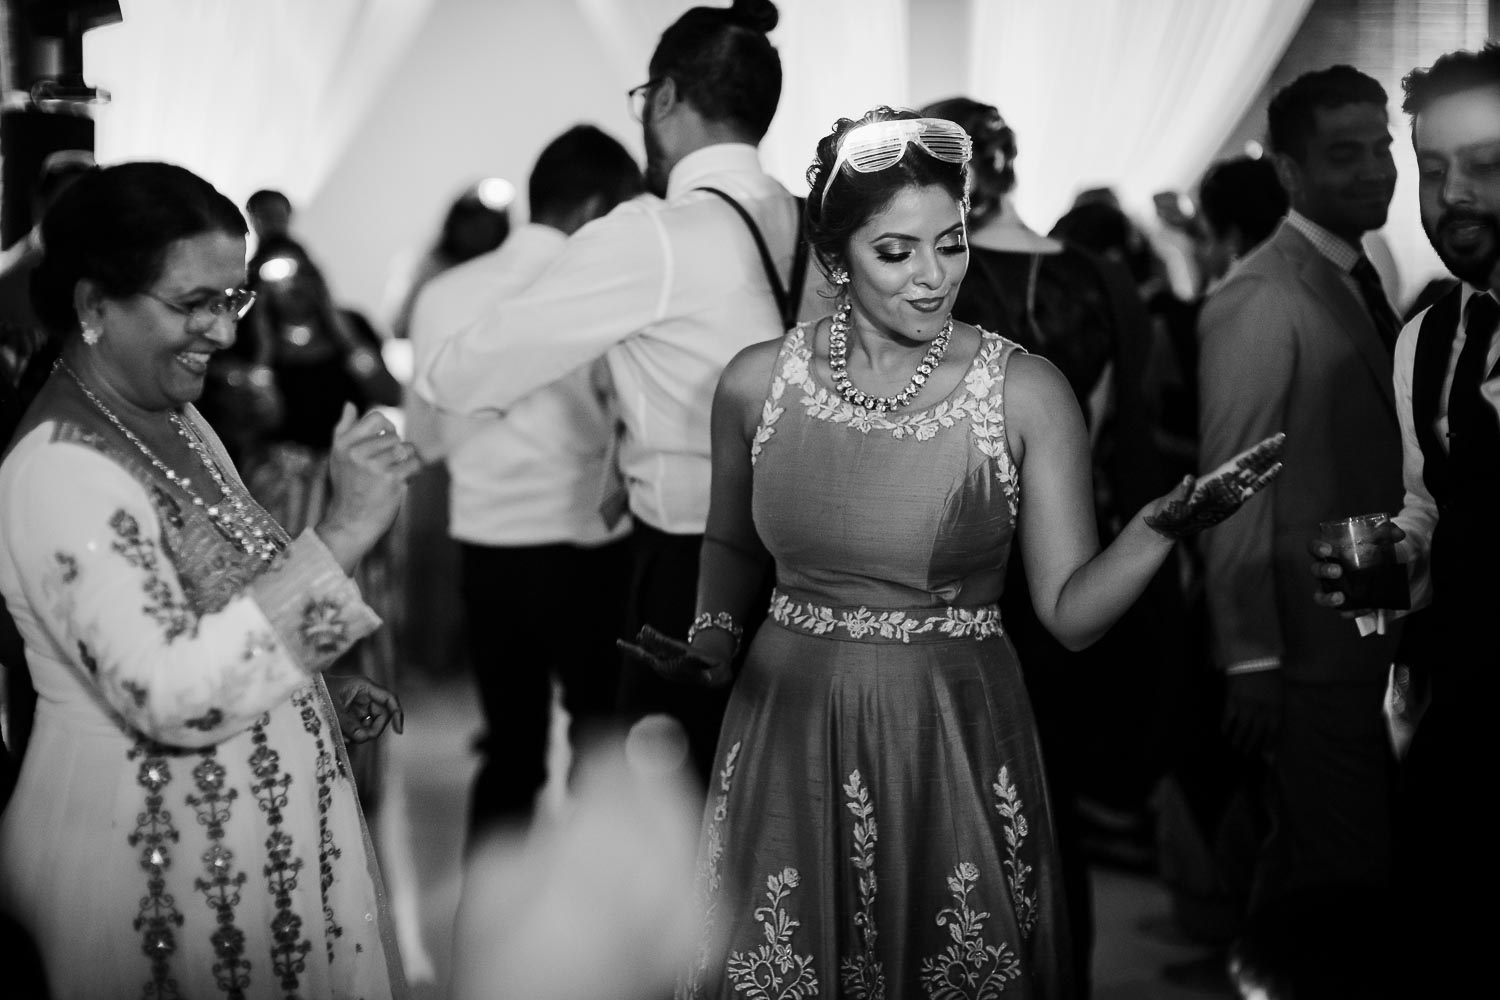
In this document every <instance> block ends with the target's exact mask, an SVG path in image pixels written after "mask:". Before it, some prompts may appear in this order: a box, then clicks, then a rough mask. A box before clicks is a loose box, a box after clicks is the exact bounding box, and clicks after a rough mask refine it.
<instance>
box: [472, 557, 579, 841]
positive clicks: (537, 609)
mask: <svg viewBox="0 0 1500 1000" xmlns="http://www.w3.org/2000/svg"><path fill="white" fill-rule="evenodd" d="M571 548H572V546H567V545H548V546H537V547H525V548H521V547H517V548H498V547H490V546H482V545H468V544H465V545H463V547H462V571H463V599H464V607H465V611H466V616H465V617H466V631H467V634H468V641H469V657H470V662H471V664H472V666H473V670H474V680H475V683H476V685H477V687H478V689H479V701H480V708H481V709H482V710H483V713H484V723H485V734H484V738H483V743H482V745H481V747H480V765H479V772H478V774H477V775H476V776H475V779H474V786H473V791H472V793H471V800H470V806H469V831H470V839H471V841H472V839H473V838H474V836H475V835H476V834H478V833H480V832H481V831H482V830H484V829H485V828H487V827H489V826H492V825H494V824H497V823H504V822H525V821H526V820H527V819H529V818H530V816H531V812H532V808H533V805H534V803H535V800H536V795H537V792H538V791H539V790H540V789H541V787H542V785H543V784H544V783H545V782H546V779H547V732H548V727H549V725H550V723H551V719H552V680H551V668H552V658H553V655H554V650H555V649H556V648H557V647H559V646H565V645H566V643H567V636H568V635H569V631H568V628H569V626H568V625H567V623H566V622H561V621H559V620H558V619H562V618H564V617H566V616H565V615H564V614H563V613H562V609H568V610H569V611H571V612H574V613H576V612H577V611H578V609H579V608H580V607H586V606H584V605H579V604H575V603H574V594H573V593H572V592H571V591H570V590H569V589H568V588H569V586H570V585H576V582H577V581H576V580H569V579H567V575H566V567H565V566H564V565H563V564H565V563H566V561H567V554H568V551H569V550H570V549H571Z"/></svg>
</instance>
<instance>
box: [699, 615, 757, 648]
mask: <svg viewBox="0 0 1500 1000" xmlns="http://www.w3.org/2000/svg"><path fill="white" fill-rule="evenodd" d="M710 628H716V629H718V630H719V631H721V632H728V633H729V634H730V636H731V637H732V638H733V639H734V652H736V653H738V652H739V651H740V637H741V636H743V635H744V634H745V630H744V629H742V628H740V627H739V626H738V625H736V624H735V623H734V618H732V617H731V616H730V614H729V612H727V611H720V612H719V613H718V614H716V615H711V614H709V613H708V612H707V611H705V612H703V613H702V614H701V615H699V616H698V617H697V618H694V619H693V624H692V626H691V627H689V628H688V634H687V641H688V645H690V646H691V645H692V644H693V637H694V636H696V635H697V634H698V633H699V632H702V631H703V630H704V629H710ZM731 655H733V654H731Z"/></svg>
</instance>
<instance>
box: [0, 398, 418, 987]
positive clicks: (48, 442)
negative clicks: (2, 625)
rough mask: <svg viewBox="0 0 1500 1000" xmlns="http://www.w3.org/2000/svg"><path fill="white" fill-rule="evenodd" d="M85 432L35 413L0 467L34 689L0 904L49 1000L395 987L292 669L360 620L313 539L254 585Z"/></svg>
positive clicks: (135, 470)
mask: <svg viewBox="0 0 1500 1000" xmlns="http://www.w3.org/2000/svg"><path fill="white" fill-rule="evenodd" d="M188 417H189V419H194V420H197V417H196V414H194V413H192V412H191V411H189V414H188ZM84 423H87V421H85V422H84ZM198 426H199V428H200V430H201V433H203V434H204V436H205V437H208V438H209V439H210V442H211V444H213V445H215V446H216V445H217V441H216V440H215V439H213V438H212V433H211V432H210V431H209V430H208V429H207V427H206V425H203V424H202V423H201V421H199V422H198ZM108 431H109V429H108V428H107V427H105V428H103V429H100V428H95V427H89V426H84V425H83V424H75V423H71V422H57V421H49V422H46V423H43V424H41V425H40V426H38V427H36V428H35V429H33V430H32V431H30V432H29V433H27V434H26V435H25V436H24V437H23V438H22V439H21V440H19V441H18V442H17V443H16V446H15V448H14V449H13V451H12V453H11V454H10V455H9V456H8V457H7V458H6V460H5V462H4V465H3V466H0V593H3V594H4V597H5V600H6V602H7V604H8V606H9V609H10V611H11V614H12V615H13V616H14V618H15V620H16V624H17V626H18V628H19V630H20V633H21V636H22V638H23V640H24V642H25V646H26V657H27V663H28V666H29V668H30V671H31V675H32V680H33V683H34V686H35V688H36V691H37V699H38V700H37V709H36V717H35V722H34V728H33V730H32V734H31V740H30V743H29V745H28V748H27V750H26V757H25V762H24V766H23V768H22V771H21V774H20V778H19V781H18V784H17V787H16V789H15V793H14V795H13V797H12V799H11V801H10V803H9V805H8V807H7V808H6V811H5V814H4V816H3V820H0V905H3V907H4V908H5V910H6V911H7V912H9V913H11V914H12V915H14V916H15V917H16V918H17V919H18V920H19V921H20V923H21V924H22V926H23V927H24V928H25V929H26V930H27V931H28V932H29V933H30V934H31V935H32V937H33V939H34V941H35V943H36V945H37V947H38V949H39V950H40V953H41V955H42V959H43V963H44V965H45V968H46V975H47V978H48V984H49V987H50V989H51V991H52V996H53V997H54V1000H69V998H75V997H111V998H125V997H143V998H152V1000H169V998H177V997H181V998H195V1000H196V998H204V997H218V996H222V997H246V998H251V997H309V998H312V997H318V998H323V997H350V998H355V997H358V998H364V1000H379V998H386V997H391V996H393V995H401V994H402V993H403V992H404V985H403V984H402V981H401V976H400V971H399V962H398V959H397V955H396V953H395V949H394V946H393V944H392V943H391V942H392V940H393V939H392V937H391V936H390V934H389V933H388V932H387V927H386V919H385V914H384V912H383V906H384V903H383V893H382V890H381V887H380V881H379V875H378V872H377V871H376V869H375V865H374V861H373V855H372V854H371V852H370V848H369V842H368V838H367V836H366V833H365V830H364V824H363V820H362V818H361V815H360V807H359V801H358V798H357V795H356V792H355V788H354V784H353V782H352V780H351V778H350V776H349V771H348V764H347V759H346V757H345V755H344V752H343V745H342V742H341V737H340V735H339V733H338V725H337V721H336V719H335V717H334V715H333V712H332V709H331V706H330V705H329V702H328V698H327V694H326V691H325V689H324V687H323V683H322V681H321V679H320V678H319V676H318V673H317V671H318V670H320V669H321V668H322V667H324V666H326V665H327V664H328V663H330V662H332V660H333V659H334V658H336V657H337V656H338V655H339V654H340V653H342V652H343V651H345V650H346V649H348V648H349V646H351V645H352V644H353V643H354V642H355V641H357V640H358V639H359V638H361V637H362V636H364V635H367V634H369V633H370V632H371V631H372V630H373V629H374V628H375V627H376V626H377V625H378V624H379V619H378V618H377V617H376V616H375V614H374V613H373V612H372V611H371V610H370V609H369V608H368V607H367V606H365V604H364V603H363V602H362V601H361V600H360V597H359V593H358V590H357V588H356V587H355V586H354V584H353V582H352V581H351V580H350V579H349V578H348V577H347V576H346V575H345V574H344V573H343V572H342V570H341V569H340V568H339V566H338V564H337V563H336V562H335V561H334V560H333V557H332V556H331V555H330V554H329V552H328V551H327V549H325V548H324V547H323V545H322V543H321V542H320V541H319V540H318V539H317V537H316V536H315V535H313V534H312V532H310V531H309V532H307V533H305V534H304V535H302V536H301V537H300V538H298V539H297V540H295V541H293V542H291V543H290V544H289V545H288V546H287V547H286V548H285V549H284V550H283V551H282V553H281V554H280V556H279V557H278V558H277V560H276V561H275V562H274V563H273V564H272V566H271V568H270V569H269V570H265V571H262V569H263V566H262V564H261V563H260V561H259V560H258V559H257V558H256V557H254V556H249V555H246V554H245V553H243V552H241V551H240V550H239V549H238V548H236V547H235V546H234V545H233V544H231V543H230V542H229V541H228V540H227V539H226V538H225V537H224V536H223V535H222V534H221V533H220V532H219V531H218V529H217V528H215V526H214V525H213V524H212V522H211V521H209V519H208V518H207V516H206V515H205V514H204V513H203V512H202V511H201V510H198V509H196V508H194V507H193V506H192V505H191V504H188V503H186V502H185V501H184V500H182V498H181V497H180V495H178V494H175V493H173V492H172V491H170V490H169V489H168V488H167V485H166V483H165V481H164V480H160V479H159V478H157V475H156V473H154V472H153V471H152V469H151V468H150V466H149V465H148V464H147V463H146V462H144V461H142V460H141V458H140V456H139V455H137V454H135V453H132V452H130V451H128V448H129V446H128V445H126V444H124V442H123V441H122V440H120V439H118V438H115V437H113V436H112V435H111V434H110V433H108ZM220 463H221V465H222V466H224V467H226V468H227V466H228V461H227V458H224V457H223V456H222V452H220ZM201 478H203V479H205V480H207V476H203V477H201ZM205 485H206V484H205Z"/></svg>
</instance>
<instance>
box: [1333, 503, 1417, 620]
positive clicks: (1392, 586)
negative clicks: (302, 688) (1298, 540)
mask: <svg viewBox="0 0 1500 1000" xmlns="http://www.w3.org/2000/svg"><path fill="white" fill-rule="evenodd" d="M1399 531H1400V529H1399V528H1397V527H1396V526H1395V524H1393V523H1392V522H1391V519H1390V518H1389V517H1388V516H1387V515H1385V514H1361V515H1360V516H1358V517H1347V518H1344V519H1342V520H1339V521H1324V522H1322V523H1321V524H1319V525H1318V539H1317V541H1316V542H1314V543H1313V554H1314V555H1315V556H1317V557H1318V559H1319V560H1320V562H1319V564H1318V565H1317V566H1315V567H1314V572H1315V573H1316V574H1317V575H1318V578H1319V581H1320V583H1321V584H1322V589H1323V593H1325V594H1330V595H1332V594H1342V595H1343V601H1342V602H1325V603H1336V606H1338V607H1340V608H1341V609H1343V610H1345V611H1365V610H1373V609H1376V608H1384V609H1386V610H1405V609H1407V608H1409V607H1411V592H1410V589H1409V588H1408V586H1407V582H1406V567H1405V566H1403V565H1402V564H1401V563H1400V562H1399V561H1398V560H1397V558H1396V537H1397V535H1396V533H1397V532H1399ZM1335 567H1336V569H1337V571H1336V572H1334V569H1335Z"/></svg>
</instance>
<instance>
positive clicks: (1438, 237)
mask: <svg viewBox="0 0 1500 1000" xmlns="http://www.w3.org/2000/svg"><path fill="white" fill-rule="evenodd" d="M1412 142H1413V144H1414V145H1415V147H1416V153H1417V175H1418V183H1417V189H1418V197H1419V199H1420V201H1421V206H1422V228H1423V229H1425V230H1426V231H1427V238H1428V239H1429V240H1431V241H1432V247H1433V249H1434V250H1436V251H1437V254H1438V256H1439V257H1441V258H1442V261H1443V263H1444V264H1446V265H1447V267H1448V270H1449V271H1452V272H1453V274H1454V276H1456V277H1458V278H1461V279H1463V280H1464V281H1467V282H1468V283H1469V284H1471V285H1475V286H1477V287H1479V288H1492V287H1494V286H1495V284H1496V283H1497V279H1500V275H1497V273H1496V270H1497V264H1500V86H1488V87H1475V88H1473V89H1470V90H1462V91H1459V92H1457V93H1454V94H1448V95H1446V96H1444V97H1439V98H1436V99H1434V100H1433V102H1432V103H1431V104H1429V105H1428V106H1427V107H1426V108H1424V109H1423V110H1422V111H1421V113H1420V114H1418V115H1417V118H1416V121H1415V122H1413V124H1412Z"/></svg>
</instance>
